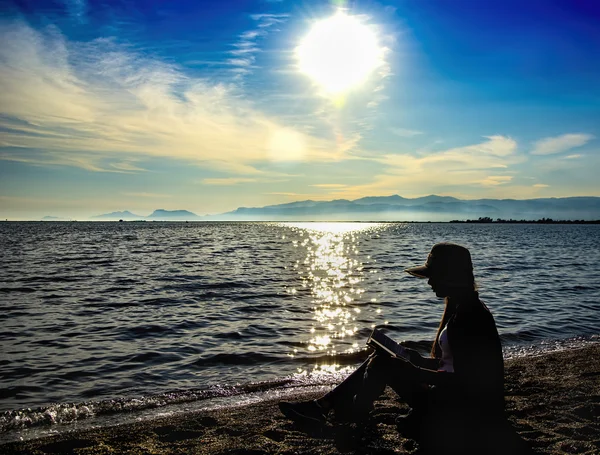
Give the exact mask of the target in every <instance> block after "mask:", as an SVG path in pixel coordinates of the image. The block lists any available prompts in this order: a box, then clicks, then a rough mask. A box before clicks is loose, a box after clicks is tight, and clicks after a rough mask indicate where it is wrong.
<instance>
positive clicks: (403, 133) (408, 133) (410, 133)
mask: <svg viewBox="0 0 600 455" xmlns="http://www.w3.org/2000/svg"><path fill="white" fill-rule="evenodd" d="M390 132H392V133H393V134H395V135H396V136H400V137H415V136H419V135H421V134H423V132H422V131H416V130H408V129H406V128H390Z"/></svg>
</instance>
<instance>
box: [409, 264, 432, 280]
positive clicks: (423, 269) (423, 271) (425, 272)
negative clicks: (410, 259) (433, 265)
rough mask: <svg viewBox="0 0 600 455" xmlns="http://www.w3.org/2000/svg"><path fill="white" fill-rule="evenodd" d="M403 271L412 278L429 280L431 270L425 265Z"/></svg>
mask: <svg viewBox="0 0 600 455" xmlns="http://www.w3.org/2000/svg"><path fill="white" fill-rule="evenodd" d="M404 271H405V272H406V273H409V274H411V275H412V276H416V277H417V278H429V277H430V276H431V269H430V268H428V267H427V266H426V265H420V266H418V267H411V268H409V269H404Z"/></svg>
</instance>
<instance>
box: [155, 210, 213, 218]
mask: <svg viewBox="0 0 600 455" xmlns="http://www.w3.org/2000/svg"><path fill="white" fill-rule="evenodd" d="M146 218H147V219H149V220H198V219H201V218H202V217H200V216H198V215H196V214H195V213H192V212H188V211H187V210H164V209H158V210H155V211H154V212H152V214H151V215H149V216H147V217H146Z"/></svg>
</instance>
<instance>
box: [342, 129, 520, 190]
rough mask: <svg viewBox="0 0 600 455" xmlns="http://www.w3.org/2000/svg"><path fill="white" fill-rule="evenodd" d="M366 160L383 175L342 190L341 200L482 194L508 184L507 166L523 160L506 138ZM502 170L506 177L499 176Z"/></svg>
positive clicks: (510, 176) (512, 142) (513, 142)
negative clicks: (378, 165) (467, 191)
mask: <svg viewBox="0 0 600 455" xmlns="http://www.w3.org/2000/svg"><path fill="white" fill-rule="evenodd" d="M368 159H370V160H375V161H379V162H380V163H381V164H383V165H384V169H385V172H384V173H382V174H378V175H376V176H375V177H374V179H373V181H372V182H371V183H368V184H364V185H356V186H348V187H346V188H341V189H340V191H339V192H338V195H339V196H340V197H347V198H354V197H361V196H375V195H381V194H395V193H398V194H403V195H407V196H422V195H424V194H429V193H431V192H432V191H437V192H438V193H444V192H445V193H449V192H452V191H454V192H455V193H456V192H458V191H463V190H464V189H465V188H467V189H470V190H471V191H477V190H479V191H481V190H484V189H486V188H491V187H496V186H500V185H503V184H506V183H509V182H510V181H511V180H512V175H510V173H509V172H508V170H509V168H510V166H512V165H514V164H517V163H519V162H521V161H523V158H522V157H520V156H519V155H518V154H517V142H516V141H515V140H514V139H512V138H510V137H507V136H488V137H486V140H485V141H483V142H480V143H478V144H473V145H468V146H464V147H456V148H452V149H448V150H444V151H440V152H436V153H431V154H429V155H426V156H414V155H410V154H395V155H384V156H382V157H369V158H368ZM504 169H506V170H507V171H506V174H504V175H502V173H500V174H499V173H498V172H499V171H502V170H504ZM492 172H494V173H493V174H492Z"/></svg>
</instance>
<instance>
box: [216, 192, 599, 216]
mask: <svg viewBox="0 0 600 455" xmlns="http://www.w3.org/2000/svg"><path fill="white" fill-rule="evenodd" d="M479 217H490V218H493V219H497V218H502V219H511V218H512V219H532V220H535V219H540V218H553V219H555V220H576V219H581V220H598V219H600V198H599V197H570V198H546V199H527V200H516V199H479V200H461V199H457V198H454V197H449V196H436V195H430V196H425V197H420V198H414V199H409V198H404V197H402V196H398V195H392V196H381V197H376V196H375V197H373V196H370V197H364V198H360V199H356V200H354V201H349V200H346V199H338V200H333V201H311V200H308V201H298V202H291V203H287V204H279V205H269V206H266V207H240V208H238V209H236V210H234V211H232V212H227V213H223V214H221V215H217V216H213V217H210V218H211V219H225V220H227V219H229V220H331V221H335V220H340V221H341V220H355V221H367V220H372V221H450V220H453V219H458V220H461V219H462V220H464V219H467V218H470V219H472V218H479Z"/></svg>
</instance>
